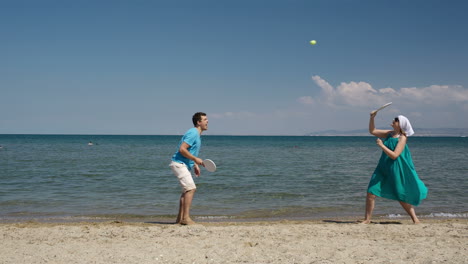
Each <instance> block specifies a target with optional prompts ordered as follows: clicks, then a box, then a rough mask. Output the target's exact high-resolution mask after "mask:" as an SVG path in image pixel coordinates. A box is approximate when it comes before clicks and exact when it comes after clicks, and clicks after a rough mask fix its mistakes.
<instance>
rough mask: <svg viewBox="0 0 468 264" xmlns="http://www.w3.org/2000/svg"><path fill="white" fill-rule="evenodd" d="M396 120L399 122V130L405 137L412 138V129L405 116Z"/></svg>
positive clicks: (400, 116)
mask: <svg viewBox="0 0 468 264" xmlns="http://www.w3.org/2000/svg"><path fill="white" fill-rule="evenodd" d="M398 120H399V121H400V128H401V130H403V132H405V134H406V136H408V137H409V136H412V135H413V134H414V131H413V127H412V126H411V123H410V121H409V120H408V118H406V117H405V116H402V115H399V116H398Z"/></svg>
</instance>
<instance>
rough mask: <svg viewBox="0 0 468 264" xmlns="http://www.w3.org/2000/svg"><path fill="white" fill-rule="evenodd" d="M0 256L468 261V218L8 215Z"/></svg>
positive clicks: (9, 259) (18, 259)
mask: <svg viewBox="0 0 468 264" xmlns="http://www.w3.org/2000/svg"><path fill="white" fill-rule="evenodd" d="M0 236H1V239H2V240H1V241H2V242H1V247H0V263H15V264H17V263H140V264H141V263H468V252H467V247H468V220H467V219H450V220H425V222H424V223H422V224H419V225H413V224H412V223H411V222H410V221H409V220H399V221H395V220H388V221H386V220H376V221H375V222H374V223H373V224H370V225H362V224H356V223H354V221H340V220H315V221H278V222H248V223H244V222H230V223H200V224H197V225H193V226H180V225H174V224H170V223H164V222H153V223H134V222H119V221H115V222H105V223H90V222H88V223H35V222H27V223H3V224H0Z"/></svg>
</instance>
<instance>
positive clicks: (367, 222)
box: [359, 220, 371, 225]
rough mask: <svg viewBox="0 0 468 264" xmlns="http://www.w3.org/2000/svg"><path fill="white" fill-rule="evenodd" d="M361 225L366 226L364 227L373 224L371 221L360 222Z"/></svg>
mask: <svg viewBox="0 0 468 264" xmlns="http://www.w3.org/2000/svg"><path fill="white" fill-rule="evenodd" d="M359 223H360V224H364V225H368V224H370V223H371V220H363V221H361V222H359Z"/></svg>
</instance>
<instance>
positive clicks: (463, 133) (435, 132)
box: [306, 128, 468, 137]
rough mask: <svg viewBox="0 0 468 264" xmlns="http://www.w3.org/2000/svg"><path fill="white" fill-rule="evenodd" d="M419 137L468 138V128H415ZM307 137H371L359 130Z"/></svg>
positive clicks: (334, 131)
mask: <svg viewBox="0 0 468 264" xmlns="http://www.w3.org/2000/svg"><path fill="white" fill-rule="evenodd" d="M414 131H415V132H416V134H415V135H414V136H419V137H467V136H468V128H431V129H429V128H414ZM306 136H370V134H369V131H368V130H367V129H357V130H323V131H317V132H311V133H308V134H306Z"/></svg>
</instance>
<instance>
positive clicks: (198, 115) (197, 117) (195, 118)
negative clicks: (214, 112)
mask: <svg viewBox="0 0 468 264" xmlns="http://www.w3.org/2000/svg"><path fill="white" fill-rule="evenodd" d="M202 116H206V114H205V113H203V112H196V113H195V114H194V115H193V116H192V122H193V125H194V126H195V127H196V126H197V125H198V121H201V120H202Z"/></svg>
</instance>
